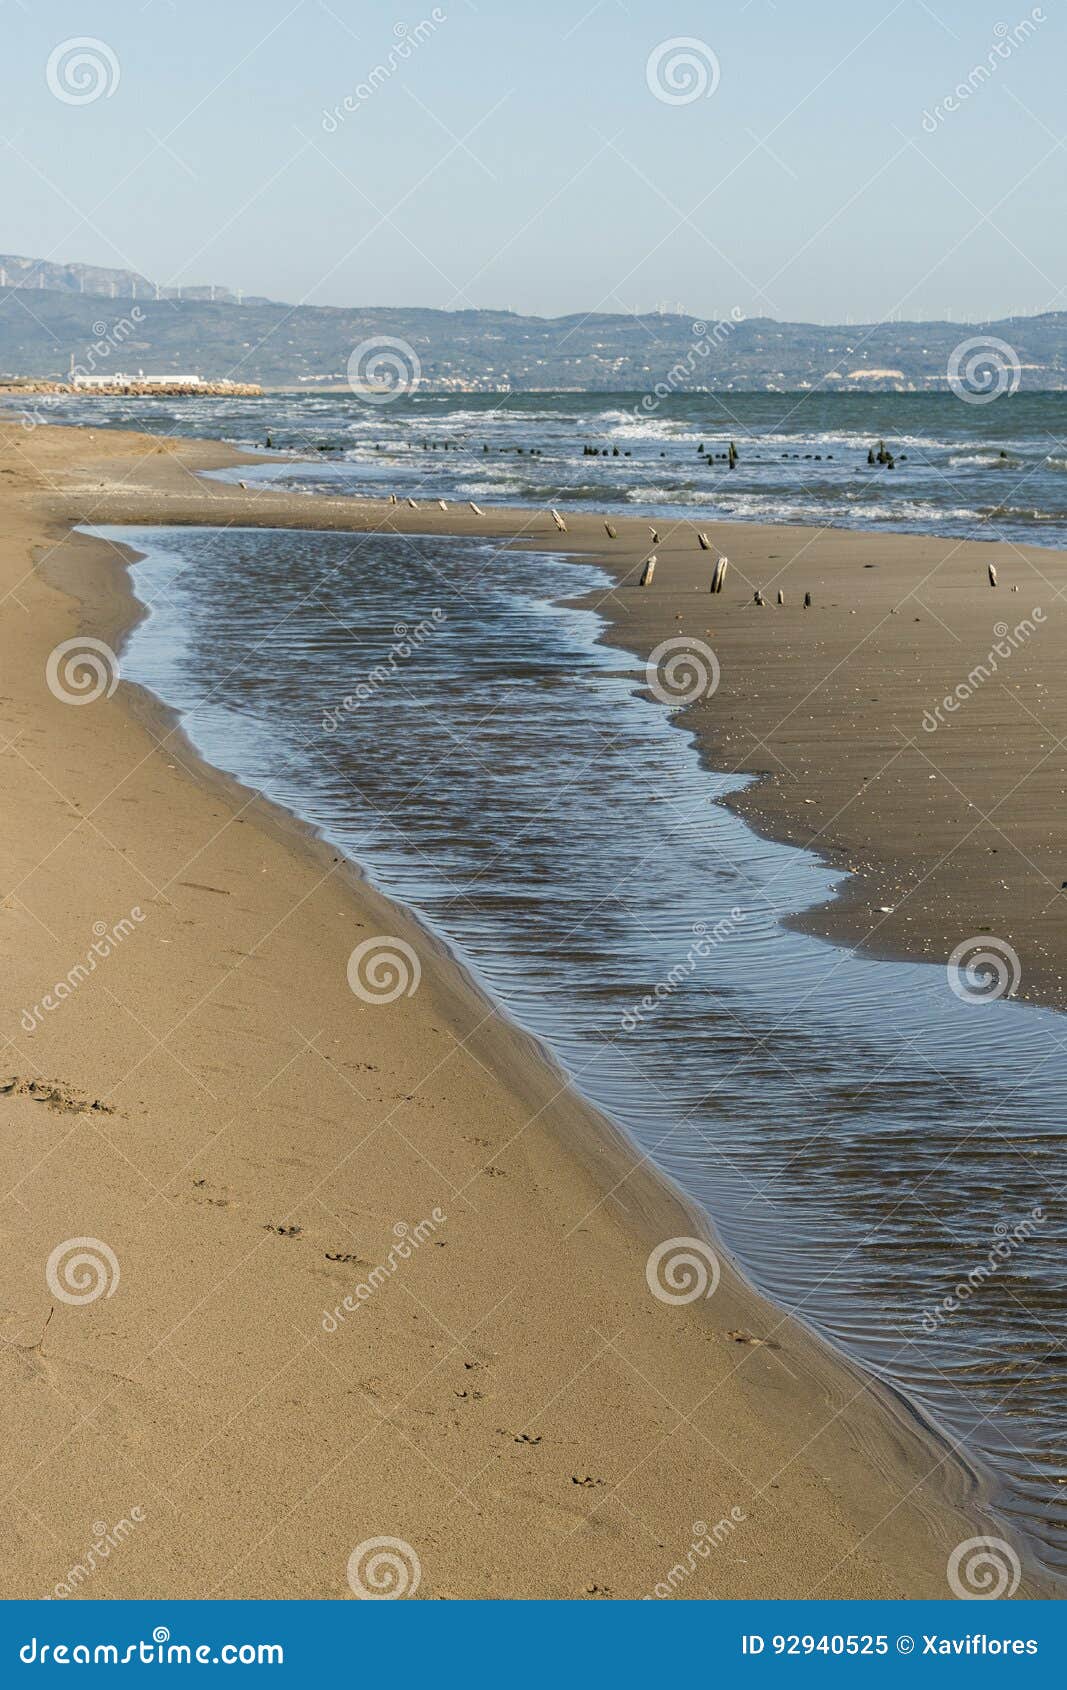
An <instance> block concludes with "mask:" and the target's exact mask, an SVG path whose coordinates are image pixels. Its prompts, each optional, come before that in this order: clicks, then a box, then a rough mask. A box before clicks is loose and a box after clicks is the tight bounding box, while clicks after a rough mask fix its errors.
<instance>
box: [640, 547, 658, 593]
mask: <svg viewBox="0 0 1067 1690" xmlns="http://www.w3.org/2000/svg"><path fill="white" fill-rule="evenodd" d="M655 573H656V554H655V552H653V553H652V556H651V557H646V559H645V567H644V569H642V571H641V585H642V587H651V585H652V577H653V575H655Z"/></svg>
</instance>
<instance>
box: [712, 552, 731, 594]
mask: <svg viewBox="0 0 1067 1690" xmlns="http://www.w3.org/2000/svg"><path fill="white" fill-rule="evenodd" d="M729 567H730V561H729V559H728V558H725V557H721V558H720V559H719V561H718V563H717V564H716V565H715V568H714V570H713V571H712V576H711V591H712V592H713V593H721V592H722V590H723V587H724V586H725V585H726V571H727V570H728V569H729Z"/></svg>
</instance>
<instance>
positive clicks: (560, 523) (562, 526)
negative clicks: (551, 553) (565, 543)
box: [552, 510, 567, 534]
mask: <svg viewBox="0 0 1067 1690" xmlns="http://www.w3.org/2000/svg"><path fill="white" fill-rule="evenodd" d="M552 521H553V522H554V523H555V525H556V527H557V528H558V529H559V531H560V533H561V534H566V532H567V524H566V523H565V522H564V520H563V518H562V517H561V516H560V514H559V511H556V510H554V511H553V512H552Z"/></svg>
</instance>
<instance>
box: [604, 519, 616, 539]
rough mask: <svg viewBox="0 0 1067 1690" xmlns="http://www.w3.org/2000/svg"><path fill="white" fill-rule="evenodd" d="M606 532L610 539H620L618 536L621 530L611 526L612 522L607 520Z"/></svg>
mask: <svg viewBox="0 0 1067 1690" xmlns="http://www.w3.org/2000/svg"><path fill="white" fill-rule="evenodd" d="M604 532H605V534H606V535H607V537H608V539H609V540H617V539H618V538H619V531H618V529H617V528H613V527H612V526H611V523H610V522H605V524H604Z"/></svg>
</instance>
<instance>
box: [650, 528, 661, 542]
mask: <svg viewBox="0 0 1067 1690" xmlns="http://www.w3.org/2000/svg"><path fill="white" fill-rule="evenodd" d="M649 533H650V534H651V536H652V544H653V545H654V546H658V545H659V535H658V534H657V533H656V530H655V529H654V528H650V529H649Z"/></svg>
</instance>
